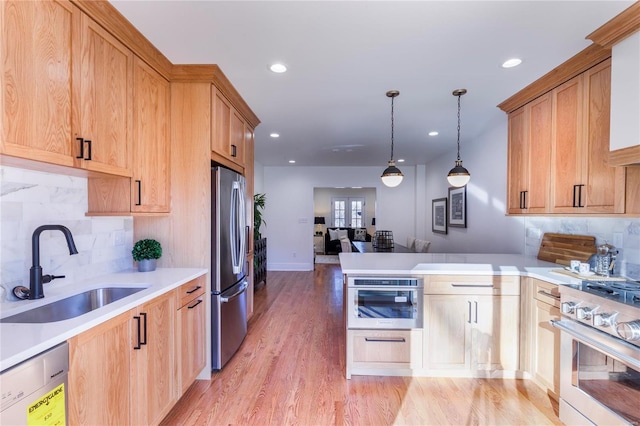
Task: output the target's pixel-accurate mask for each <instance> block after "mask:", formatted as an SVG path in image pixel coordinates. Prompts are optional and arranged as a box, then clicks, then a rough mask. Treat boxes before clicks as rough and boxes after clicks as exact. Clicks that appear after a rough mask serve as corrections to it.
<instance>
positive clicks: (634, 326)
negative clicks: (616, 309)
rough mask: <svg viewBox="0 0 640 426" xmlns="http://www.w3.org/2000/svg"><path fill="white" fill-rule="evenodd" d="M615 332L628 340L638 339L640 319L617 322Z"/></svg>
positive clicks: (639, 337) (639, 338)
mask: <svg viewBox="0 0 640 426" xmlns="http://www.w3.org/2000/svg"><path fill="white" fill-rule="evenodd" d="M616 332H617V333H618V336H620V337H621V338H623V339H624V340H626V341H628V342H634V341H636V340H640V320H636V321H629V322H621V323H618V325H617V326H616Z"/></svg>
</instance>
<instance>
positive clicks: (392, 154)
mask: <svg viewBox="0 0 640 426" xmlns="http://www.w3.org/2000/svg"><path fill="white" fill-rule="evenodd" d="M394 97H395V96H392V97H391V161H393V99H394ZM458 143H460V142H458Z"/></svg>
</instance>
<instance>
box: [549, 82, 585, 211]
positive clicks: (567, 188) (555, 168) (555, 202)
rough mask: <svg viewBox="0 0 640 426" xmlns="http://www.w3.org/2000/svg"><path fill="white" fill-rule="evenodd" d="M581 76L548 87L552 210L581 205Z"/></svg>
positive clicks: (582, 188)
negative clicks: (551, 105) (551, 130)
mask: <svg viewBox="0 0 640 426" xmlns="http://www.w3.org/2000/svg"><path fill="white" fill-rule="evenodd" d="M582 92H583V78H582V75H579V76H577V77H574V78H573V79H571V80H569V81H568V82H566V83H564V84H563V85H561V86H559V87H557V88H556V89H554V90H553V91H552V97H553V103H554V110H555V115H554V122H553V126H554V130H555V135H554V155H553V165H552V168H551V169H552V170H551V172H552V181H553V183H554V184H553V190H552V193H553V195H552V210H553V212H554V213H579V212H577V211H576V207H579V206H581V205H582V204H581V197H580V195H581V191H582V192H584V191H585V188H584V184H583V183H582V157H581V146H580V144H581V141H582V138H583V134H582V133H583V128H582V124H583V115H582V111H583V104H582V102H583V93H582Z"/></svg>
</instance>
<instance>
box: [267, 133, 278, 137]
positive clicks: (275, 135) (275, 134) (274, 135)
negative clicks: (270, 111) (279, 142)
mask: <svg viewBox="0 0 640 426" xmlns="http://www.w3.org/2000/svg"><path fill="white" fill-rule="evenodd" d="M269 136H271V137H272V138H279V137H280V133H271V134H270V135H269Z"/></svg>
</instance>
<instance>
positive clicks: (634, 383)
mask: <svg viewBox="0 0 640 426" xmlns="http://www.w3.org/2000/svg"><path fill="white" fill-rule="evenodd" d="M560 300H561V311H562V319H561V320H560V321H552V323H553V325H554V327H557V328H558V329H560V330H561V338H560V340H561V352H560V420H562V421H563V422H564V423H565V424H568V425H571V424H585V423H586V424H588V422H590V423H594V424H598V425H600V424H630V425H640V283H638V282H635V281H583V282H582V284H580V285H574V286H571V285H567V286H560Z"/></svg>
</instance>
